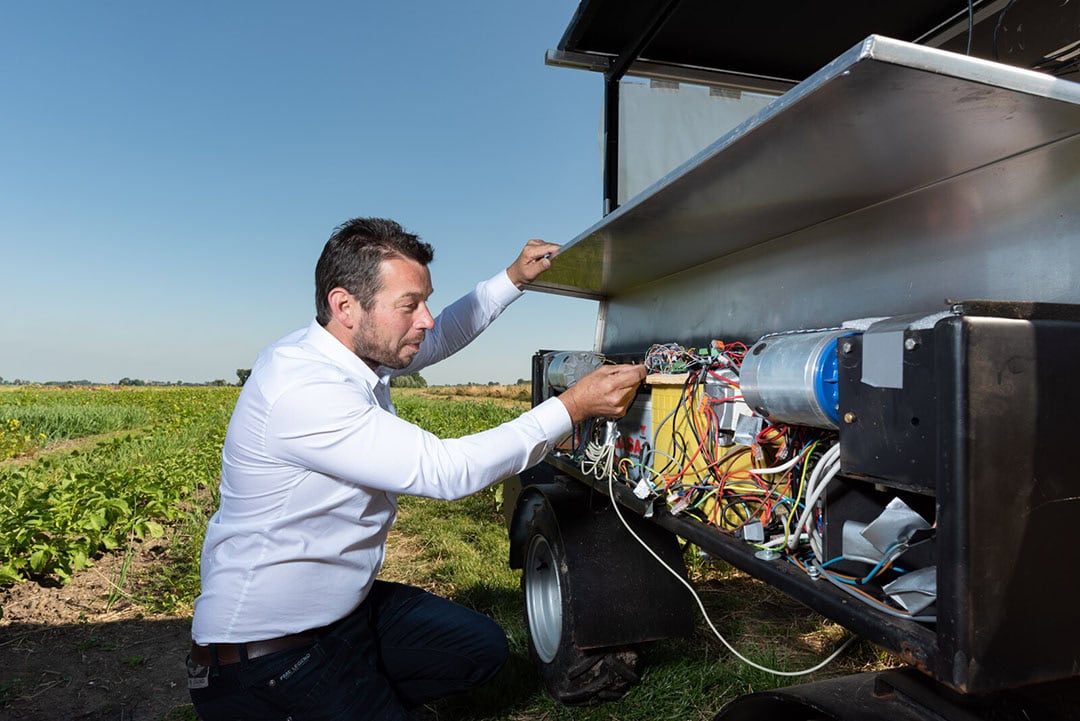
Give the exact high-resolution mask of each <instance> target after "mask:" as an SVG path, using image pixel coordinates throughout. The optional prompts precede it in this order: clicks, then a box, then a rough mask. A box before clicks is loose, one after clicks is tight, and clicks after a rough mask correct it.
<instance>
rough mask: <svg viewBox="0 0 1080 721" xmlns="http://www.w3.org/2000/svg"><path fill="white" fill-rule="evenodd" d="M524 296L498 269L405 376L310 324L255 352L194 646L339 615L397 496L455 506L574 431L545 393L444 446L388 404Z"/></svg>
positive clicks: (429, 339)
mask: <svg viewBox="0 0 1080 721" xmlns="http://www.w3.org/2000/svg"><path fill="white" fill-rule="evenodd" d="M520 295H521V291H519V290H518V289H517V287H516V286H514V284H513V283H512V282H510V279H509V278H508V277H507V275H506V273H505V272H502V273H499V274H498V275H497V276H495V277H494V278H491V279H490V280H486V281H483V282H481V283H480V284H478V285H477V286H476V289H475V290H474V291H473V292H472V293H470V294H468V295H466V296H465V297H464V298H461V299H460V300H458V301H457V302H455V303H454V304H453V305H451V306H449V307H448V308H446V309H445V310H444V311H443V312H442V313H441V314H440V315H439V317H438V318H437V319H436V322H435V327H434V328H433V329H432V330H430V331H429V332H428V333H427V335H426V338H425V340H424V342H423V344H422V345H421V347H420V352H419V353H418V354H417V355H416V357H415V358H414V360H413V362H412V364H411V365H410V366H409V367H408V368H405V369H403V370H396V371H395V370H391V369H388V368H379V369H378V371H377V372H376V371H372V370H371V368H370V367H368V365H367V364H366V363H364V362H363V361H362V360H360V358H359V357H357V356H356V355H355V354H354V353H353V352H352V351H351V350H349V349H348V348H346V347H345V345H343V344H342V343H341V342H340V341H339V340H337V339H336V338H335V337H334V336H332V335H331V334H330V333H329V332H328V331H326V329H324V328H323V327H322V326H320V325H319V324H318V323H316V322H314V321H313V322H312V323H311V325H310V326H309V327H308V328H306V329H303V330H299V331H296V332H294V333H292V334H290V335H288V336H286V337H284V338H282V339H281V340H280V341H278V342H277V343H275V344H273V345H271V346H270V347H268V348H266V349H265V350H263V352H262V353H260V354H259V357H258V359H257V361H256V362H255V365H254V367H253V368H252V370H251V376H250V377H249V378H248V380H247V382H246V383H245V384H244V388H243V390H242V391H241V393H240V397H239V399H238V400H237V403H236V408H235V410H234V411H233V415H232V420H231V421H230V422H229V430H228V432H227V434H226V436H225V446H224V449H223V451H222V462H221V504H220V508H219V510H218V511H217V513H215V514H214V516H213V517H212V518H211V519H210V523H209V526H208V528H207V531H206V539H205V541H204V544H203V550H202V593H201V594H200V595H199V597H198V598H197V599H196V600H195V617H194V621H193V623H192V636H193V638H194V639H195V641H197V642H198V643H201V644H207V643H238V642H245V641H258V640H263V639H269V638H277V637H278V636H284V635H286V634H290V633H297V632H300V631H305V630H308V629H312V628H318V627H320V626H325V625H327V624H329V623H332V622H334V621H337V620H339V619H341V618H343V617H344V616H346V615H347V614H348V613H349V612H350V611H352V610H353V609H354V608H355V607H356V606H357V605H359V604H360V602H361V601H362V600H363V599H364V597H365V596H366V595H367V592H368V590H369V589H370V588H371V584H372V583H373V582H374V580H375V577H376V575H377V574H378V572H379V569H380V568H381V567H382V563H383V556H384V545H385V542H386V534H387V532H388V531H389V529H390V526H391V525H392V524H393V522H394V519H395V517H396V513H397V502H396V497H397V495H398V494H401V493H405V494H409V495H415V496H426V497H429V498H446V499H453V498H461V497H463V496H466V495H468V494H470V493H474V492H476V491H478V490H480V489H482V488H486V487H487V486H489V485H491V484H492V483H495V482H497V481H499V480H501V479H503V478H506V477H507V476H511V475H513V474H515V473H518V472H520V471H522V470H524V469H525V468H528V467H529V466H531V465H533V464H535V463H537V462H539V461H540V460H541V459H542V458H543V457H544V455H545V454H547V453H548V452H549V451H550V450H551V449H552V448H553V447H554V445H555V443H557V442H558V441H559V440H560V439H561V438H562V437H564V436H565V435H566V434H568V433H569V432H570V429H571V423H570V416H569V414H568V413H567V411H566V408H565V407H564V406H563V405H562V403H561V402H560V401H559V400H558V399H555V398H552V399H549V400H548V401H545V402H544V403H543V404H541V405H539V406H537V407H536V408H533V409H532V410H530V411H528V412H526V413H524V414H522V415H521V416H520V417H518V418H517V419H515V420H513V421H510V422H508V423H504V424H503V425H501V426H498V427H496V428H493V429H491V430H488V431H483V432H481V433H476V434H473V435H471V436H465V437H463V438H457V439H451V440H440V439H439V438H437V437H436V436H434V435H432V434H431V433H428V432H427V431H424V430H422V429H421V428H419V427H417V426H415V425H413V424H411V423H407V422H405V421H403V420H401V419H399V418H398V417H397V416H396V415H395V413H394V408H393V405H392V404H391V403H390V389H389V382H390V378H391V377H392V376H394V375H398V374H401V373H410V372H412V371H415V370H418V369H420V368H423V367H424V366H427V365H430V364H431V363H434V362H436V361H439V360H441V359H443V358H445V357H446V356H448V355H450V354H451V353H454V352H455V351H457V350H459V349H461V348H462V347H464V346H465V345H466V344H468V343H469V342H470V341H471V340H472V339H473V338H475V337H476V336H477V335H478V334H479V333H480V332H481V331H482V330H483V329H484V328H486V327H487V326H488V324H490V323H491V322H492V321H493V320H494V319H495V318H496V317H497V316H498V315H499V313H501V312H502V311H503V309H504V308H506V306H507V305H509V304H510V303H511V302H513V301H514V300H516V299H517V298H518V297H519V296H520Z"/></svg>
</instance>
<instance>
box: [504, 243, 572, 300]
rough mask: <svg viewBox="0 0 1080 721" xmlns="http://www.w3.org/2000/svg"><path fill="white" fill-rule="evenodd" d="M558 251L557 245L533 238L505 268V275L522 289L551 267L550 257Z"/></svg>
mask: <svg viewBox="0 0 1080 721" xmlns="http://www.w3.org/2000/svg"><path fill="white" fill-rule="evenodd" d="M558 251H559V246H558V245H556V244H555V243H545V242H544V241H542V240H536V239H535V238H534V239H533V240H530V241H529V242H528V243H526V244H525V247H524V248H523V249H522V251H521V255H519V256H518V257H517V260H515V261H514V262H513V264H511V266H510V267H509V268H507V269H506V275H508V276H509V277H510V280H511V281H512V282H513V284H514V285H516V286H517V287H518V289H522V288H524V287H525V286H526V285H527V284H529V283H531V282H533V281H534V280H536V277H537V276H538V275H540V274H541V273H543V272H544V271H545V270H547V269H548V268H550V267H551V257H552V256H553V255H554V254H555V253H557V252H558Z"/></svg>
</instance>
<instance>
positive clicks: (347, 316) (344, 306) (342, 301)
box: [327, 288, 363, 330]
mask: <svg viewBox="0 0 1080 721" xmlns="http://www.w3.org/2000/svg"><path fill="white" fill-rule="evenodd" d="M327 301H328V302H329V305H330V315H331V316H332V317H333V319H334V320H336V321H337V322H338V323H340V324H341V325H342V326H344V327H345V328H348V329H349V330H353V329H354V328H356V326H357V325H358V324H359V322H360V316H361V313H362V312H363V309H362V308H361V307H360V303H359V302H357V300H356V298H354V297H353V296H352V293H350V292H349V291H347V290H345V289H344V288H334V289H333V290H331V291H330V293H329V294H328V295H327Z"/></svg>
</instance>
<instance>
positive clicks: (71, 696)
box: [0, 540, 194, 721]
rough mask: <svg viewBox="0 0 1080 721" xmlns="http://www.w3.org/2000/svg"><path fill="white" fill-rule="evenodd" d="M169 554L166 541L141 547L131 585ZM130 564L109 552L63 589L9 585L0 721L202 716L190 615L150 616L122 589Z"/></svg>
mask: <svg viewBox="0 0 1080 721" xmlns="http://www.w3.org/2000/svg"><path fill="white" fill-rule="evenodd" d="M164 551H165V548H164V545H163V542H162V541H155V540H151V541H147V542H145V543H140V544H137V546H136V547H135V553H134V555H133V556H132V558H131V561H130V563H129V568H128V570H127V573H126V575H125V578H126V579H127V580H126V581H125V583H124V589H123V590H127V591H129V592H130V590H131V589H132V588H133V587H136V588H137V585H138V582H139V579H140V578H144V579H145V578H148V577H149V575H150V574H152V573H153V572H154V568H155V566H156V564H160V563H162V562H163V556H164ZM123 563H124V556H123V555H122V554H110V555H106V556H103V557H101V558H99V559H98V560H97V561H96V562H95V563H94V565H93V566H92V567H91V568H88V569H85V570H82V571H79V572H78V573H76V574H75V576H74V577H73V579H72V581H71V582H70V583H69V584H67V585H64V586H60V585H58V584H56V583H50V582H44V583H35V582H32V581H28V582H25V583H20V584H17V585H15V586H10V587H8V588H0V608H2V609H3V618H2V619H0V721H7V720H8V719H11V720H12V721H14V720H15V719H19V720H20V721H163V720H164V719H169V720H170V721H179V720H181V719H189V718H194V715H193V714H192V712H191V711H190V708H189V707H190V702H189V700H188V695H187V675H186V670H185V665H184V660H185V657H186V654H187V648H188V645H189V644H190V643H191V619H190V616H188V615H185V616H182V617H175V616H155V615H148V614H146V613H145V612H144V611H143V610H141V609H140V608H139V607H138V605H136V604H135V603H133V602H132V601H131V600H130V599H129V598H128V597H127V596H126V595H125V594H124V593H123V592H122V589H119V588H117V582H118V580H119V579H120V578H121V569H122V566H123ZM185 709H186V710H185Z"/></svg>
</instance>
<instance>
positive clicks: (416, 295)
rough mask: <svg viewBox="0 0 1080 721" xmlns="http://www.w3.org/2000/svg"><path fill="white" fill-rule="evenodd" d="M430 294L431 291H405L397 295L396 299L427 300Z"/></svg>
mask: <svg viewBox="0 0 1080 721" xmlns="http://www.w3.org/2000/svg"><path fill="white" fill-rule="evenodd" d="M432 292H434V291H432ZM430 296H431V293H423V292H420V291H407V292H405V293H402V294H401V295H399V296H398V300H427V299H428V298H429V297H430Z"/></svg>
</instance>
